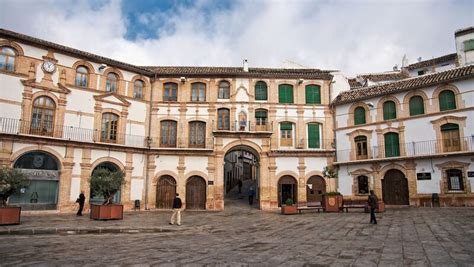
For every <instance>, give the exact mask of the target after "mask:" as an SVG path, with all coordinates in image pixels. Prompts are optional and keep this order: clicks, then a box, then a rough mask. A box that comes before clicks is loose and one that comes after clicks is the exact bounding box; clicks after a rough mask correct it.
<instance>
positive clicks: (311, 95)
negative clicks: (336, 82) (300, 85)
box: [306, 85, 321, 104]
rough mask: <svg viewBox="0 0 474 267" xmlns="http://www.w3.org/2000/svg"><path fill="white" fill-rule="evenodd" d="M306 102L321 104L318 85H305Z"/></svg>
mask: <svg viewBox="0 0 474 267" xmlns="http://www.w3.org/2000/svg"><path fill="white" fill-rule="evenodd" d="M306 104H321V88H320V87H319V85H306Z"/></svg>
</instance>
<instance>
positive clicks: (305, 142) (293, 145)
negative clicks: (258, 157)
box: [271, 138, 334, 152]
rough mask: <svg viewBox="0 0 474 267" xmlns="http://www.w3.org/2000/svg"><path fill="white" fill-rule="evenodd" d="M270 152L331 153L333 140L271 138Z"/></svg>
mask: <svg viewBox="0 0 474 267" xmlns="http://www.w3.org/2000/svg"><path fill="white" fill-rule="evenodd" d="M271 150H280V151H283V150H284V151H301V150H305V151H313V152H316V151H328V150H330V151H333V150H334V139H317V140H315V139H308V138H299V139H297V141H296V140H295V138H272V139H271Z"/></svg>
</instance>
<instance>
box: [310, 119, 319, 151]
mask: <svg viewBox="0 0 474 267" xmlns="http://www.w3.org/2000/svg"><path fill="white" fill-rule="evenodd" d="M320 126H321V125H320V124H319V123H308V148H321V139H320V138H321V134H320V132H321V129H320Z"/></svg>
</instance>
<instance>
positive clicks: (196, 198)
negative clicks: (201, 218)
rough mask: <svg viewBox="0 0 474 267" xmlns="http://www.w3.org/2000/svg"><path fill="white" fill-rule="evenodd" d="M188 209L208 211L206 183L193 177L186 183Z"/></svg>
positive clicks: (199, 178)
mask: <svg viewBox="0 0 474 267" xmlns="http://www.w3.org/2000/svg"><path fill="white" fill-rule="evenodd" d="M186 209H191V210H192V209H194V210H199V209H201V210H204V209H206V181H204V179H202V178H201V177H199V176H192V177H191V178H189V179H188V182H187V183H186Z"/></svg>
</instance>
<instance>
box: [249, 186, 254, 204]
mask: <svg viewBox="0 0 474 267" xmlns="http://www.w3.org/2000/svg"><path fill="white" fill-rule="evenodd" d="M254 196H255V191H254V189H253V185H251V186H250V188H249V205H250V206H252V205H253V197H254Z"/></svg>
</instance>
